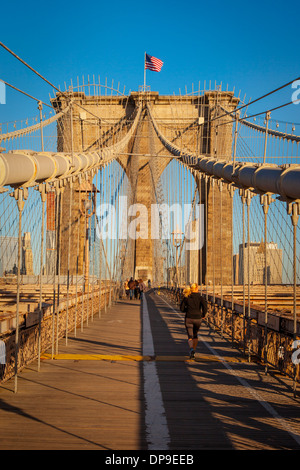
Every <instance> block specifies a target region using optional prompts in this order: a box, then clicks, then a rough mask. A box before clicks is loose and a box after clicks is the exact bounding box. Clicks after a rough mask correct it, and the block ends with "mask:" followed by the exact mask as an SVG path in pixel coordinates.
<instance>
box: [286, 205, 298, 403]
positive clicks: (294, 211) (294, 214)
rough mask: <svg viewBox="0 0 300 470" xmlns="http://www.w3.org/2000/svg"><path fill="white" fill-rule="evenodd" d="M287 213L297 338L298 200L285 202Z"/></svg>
mask: <svg viewBox="0 0 300 470" xmlns="http://www.w3.org/2000/svg"><path fill="white" fill-rule="evenodd" d="M287 211H288V214H289V215H291V220H292V225H293V340H294V342H295V341H296V339H297V310H296V309H297V251H296V250H297V225H298V220H299V215H300V202H299V201H297V202H294V203H288V204H287ZM294 367H295V368H294V377H293V393H294V397H296V393H297V366H296V364H295V366H294Z"/></svg>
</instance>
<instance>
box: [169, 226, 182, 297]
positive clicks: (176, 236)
mask: <svg viewBox="0 0 300 470" xmlns="http://www.w3.org/2000/svg"><path fill="white" fill-rule="evenodd" d="M171 235H172V241H173V246H174V247H175V252H176V284H175V287H176V289H177V287H178V283H179V276H178V249H179V248H180V246H181V243H182V235H183V233H182V232H181V231H180V230H179V227H178V225H177V226H176V230H174V232H172V234H171Z"/></svg>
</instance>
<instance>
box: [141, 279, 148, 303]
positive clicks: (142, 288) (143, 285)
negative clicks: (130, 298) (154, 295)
mask: <svg viewBox="0 0 300 470" xmlns="http://www.w3.org/2000/svg"><path fill="white" fill-rule="evenodd" d="M145 289H146V286H145V284H144V282H143V279H140V280H139V290H140V299H141V300H142V298H143V293H144V291H145Z"/></svg>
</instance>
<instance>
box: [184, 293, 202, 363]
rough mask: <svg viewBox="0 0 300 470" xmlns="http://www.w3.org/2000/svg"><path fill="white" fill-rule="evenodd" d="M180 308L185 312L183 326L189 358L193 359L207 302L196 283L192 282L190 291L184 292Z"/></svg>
mask: <svg viewBox="0 0 300 470" xmlns="http://www.w3.org/2000/svg"><path fill="white" fill-rule="evenodd" d="M180 310H181V311H182V312H184V313H185V328H186V332H187V336H188V345H189V348H190V358H191V359H194V357H195V352H196V348H197V344H198V331H199V329H200V326H201V322H202V319H203V318H204V317H205V315H206V313H207V304H206V301H205V299H204V297H202V295H201V294H199V292H198V284H192V285H191V291H190V293H189V292H188V291H186V293H184V297H183V300H182V302H181V304H180Z"/></svg>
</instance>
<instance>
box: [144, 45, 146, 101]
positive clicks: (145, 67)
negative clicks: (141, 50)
mask: <svg viewBox="0 0 300 470" xmlns="http://www.w3.org/2000/svg"><path fill="white" fill-rule="evenodd" d="M144 92H146V52H145V58H144Z"/></svg>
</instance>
